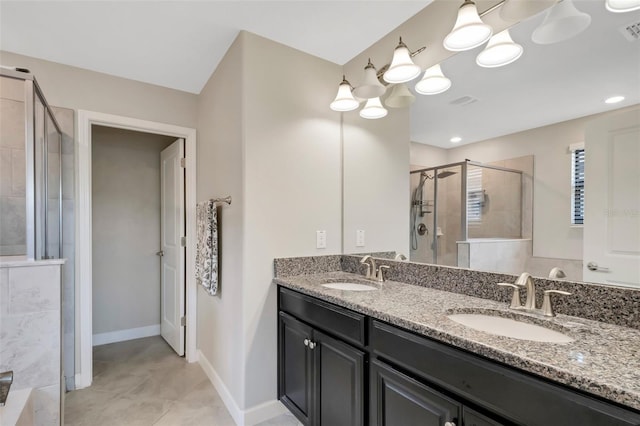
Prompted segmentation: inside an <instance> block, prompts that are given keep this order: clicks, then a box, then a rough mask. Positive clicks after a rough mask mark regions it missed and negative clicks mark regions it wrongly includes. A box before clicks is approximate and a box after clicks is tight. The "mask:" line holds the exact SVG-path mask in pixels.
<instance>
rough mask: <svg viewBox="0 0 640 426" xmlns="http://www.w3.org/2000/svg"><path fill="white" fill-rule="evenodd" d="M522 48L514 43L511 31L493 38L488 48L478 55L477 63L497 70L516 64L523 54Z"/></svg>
mask: <svg viewBox="0 0 640 426" xmlns="http://www.w3.org/2000/svg"><path fill="white" fill-rule="evenodd" d="M523 50H524V49H523V48H522V46H520V45H519V44H517V43H514V42H513V40H512V39H511V35H509V30H504V31H502V32H499V33H498V34H496V35H494V36H493V37H491V40H489V44H487V47H486V48H485V49H484V50H483V51H482V52H480V53H479V54H478V56H477V57H476V63H477V64H478V65H480V66H481V67H485V68H496V67H501V66H503V65H507V64H510V63H512V62H515V61H516V60H517V59H518V58H519V57H520V56H522V52H523Z"/></svg>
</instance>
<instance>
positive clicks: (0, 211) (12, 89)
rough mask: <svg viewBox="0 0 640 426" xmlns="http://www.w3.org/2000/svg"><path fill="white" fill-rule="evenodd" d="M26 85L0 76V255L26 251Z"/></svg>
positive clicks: (14, 254) (13, 254)
mask: <svg viewBox="0 0 640 426" xmlns="http://www.w3.org/2000/svg"><path fill="white" fill-rule="evenodd" d="M23 99H24V86H23V83H22V82H21V81H19V80H14V79H10V78H1V79H0V235H1V236H2V237H1V238H0V256H19V255H25V254H26V252H27V247H26V228H25V226H26V202H25V176H26V175H25V145H24V137H25V136H24V130H25V126H24V102H23Z"/></svg>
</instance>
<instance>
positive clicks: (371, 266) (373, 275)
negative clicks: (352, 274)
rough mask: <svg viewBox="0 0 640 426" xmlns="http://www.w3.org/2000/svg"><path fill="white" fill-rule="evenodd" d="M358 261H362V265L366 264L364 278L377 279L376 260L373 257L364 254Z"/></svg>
mask: <svg viewBox="0 0 640 426" xmlns="http://www.w3.org/2000/svg"><path fill="white" fill-rule="evenodd" d="M367 262H370V263H367ZM360 263H362V264H363V265H367V274H366V275H365V278H367V279H370V280H373V279H377V273H378V270H377V269H376V261H375V259H374V258H373V257H371V256H370V255H366V256H365V257H363V258H362V259H360Z"/></svg>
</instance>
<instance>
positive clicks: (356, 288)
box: [322, 283, 378, 291]
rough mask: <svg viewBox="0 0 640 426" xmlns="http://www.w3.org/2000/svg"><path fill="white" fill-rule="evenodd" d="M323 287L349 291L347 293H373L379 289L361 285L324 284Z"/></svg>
mask: <svg viewBox="0 0 640 426" xmlns="http://www.w3.org/2000/svg"><path fill="white" fill-rule="evenodd" d="M322 287H327V288H333V289H335V290H347V291H371V290H377V289H378V287H374V286H372V285H367V284H359V283H328V284H322Z"/></svg>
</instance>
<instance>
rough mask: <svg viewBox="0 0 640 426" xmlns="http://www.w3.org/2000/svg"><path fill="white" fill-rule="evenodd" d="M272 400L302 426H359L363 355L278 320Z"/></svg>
mask: <svg viewBox="0 0 640 426" xmlns="http://www.w3.org/2000/svg"><path fill="white" fill-rule="evenodd" d="M279 316H280V320H279V336H280V337H279V356H278V363H279V368H278V376H279V380H278V382H279V383H278V389H279V390H278V394H279V397H280V400H281V401H282V403H283V404H284V405H285V406H286V407H287V408H288V409H289V410H290V411H291V412H292V413H293V414H294V415H295V416H296V418H298V420H299V421H300V422H301V423H302V424H304V425H305V426H320V425H330V426H363V425H364V399H365V397H364V383H365V381H364V378H363V375H364V364H365V353H364V352H363V351H361V350H359V349H356V348H354V347H352V346H351V345H349V344H347V343H344V342H341V341H340V340H338V339H336V338H333V337H331V336H329V335H327V334H325V333H323V332H321V331H319V330H317V329H314V328H312V327H311V326H309V325H306V324H305V323H303V322H302V321H299V320H298V319H296V318H294V317H293V316H291V315H289V314H287V313H285V312H280V314H279Z"/></svg>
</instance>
